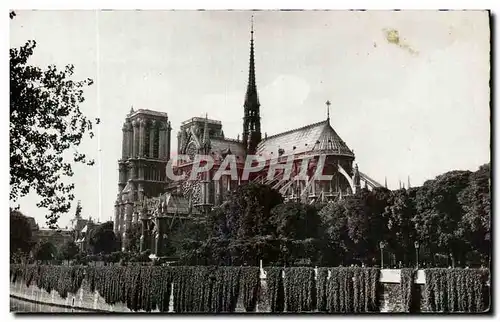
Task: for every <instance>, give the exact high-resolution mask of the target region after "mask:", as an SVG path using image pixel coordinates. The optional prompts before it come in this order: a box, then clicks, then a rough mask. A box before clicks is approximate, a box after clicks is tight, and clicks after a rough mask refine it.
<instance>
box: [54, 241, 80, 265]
mask: <svg viewBox="0 0 500 322" xmlns="http://www.w3.org/2000/svg"><path fill="white" fill-rule="evenodd" d="M79 251H80V250H79V249H78V246H77V245H76V244H75V242H74V241H67V242H66V243H64V245H62V247H61V250H60V252H59V253H60V255H61V256H60V257H61V259H63V260H72V259H74V258H75V256H76V255H77V254H78V253H79Z"/></svg>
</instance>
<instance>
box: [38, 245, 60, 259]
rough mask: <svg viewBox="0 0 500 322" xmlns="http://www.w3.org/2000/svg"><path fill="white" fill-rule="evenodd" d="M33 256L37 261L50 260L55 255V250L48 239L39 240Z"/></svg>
mask: <svg viewBox="0 0 500 322" xmlns="http://www.w3.org/2000/svg"><path fill="white" fill-rule="evenodd" d="M34 257H35V259H36V260H39V261H51V260H53V259H55V258H56V257H57V250H56V247H55V246H54V244H52V243H51V242H50V241H46V242H40V243H38V244H37V245H36V246H35V251H34Z"/></svg>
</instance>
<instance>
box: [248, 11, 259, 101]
mask: <svg viewBox="0 0 500 322" xmlns="http://www.w3.org/2000/svg"><path fill="white" fill-rule="evenodd" d="M253 32H254V30H253V16H252V27H251V29H250V66H249V69H248V88H247V101H248V100H249V99H251V97H252V96H253V95H255V98H256V99H257V102H258V97H257V86H256V84H255V50H254V42H253Z"/></svg>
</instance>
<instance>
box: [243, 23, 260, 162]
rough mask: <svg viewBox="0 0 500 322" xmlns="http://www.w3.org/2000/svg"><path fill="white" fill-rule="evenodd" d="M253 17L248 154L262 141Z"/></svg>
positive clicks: (245, 132) (245, 130)
mask: <svg viewBox="0 0 500 322" xmlns="http://www.w3.org/2000/svg"><path fill="white" fill-rule="evenodd" d="M253 34H254V30H253V16H252V25H251V29H250V63H249V68H248V85H247V92H246V94H245V103H244V109H245V113H244V117H243V142H242V143H243V146H244V147H245V149H246V152H247V153H248V154H253V153H255V150H256V148H257V145H258V144H259V142H260V141H261V139H262V134H261V132H260V103H259V96H258V94H257V85H256V83H255V53H254V40H253Z"/></svg>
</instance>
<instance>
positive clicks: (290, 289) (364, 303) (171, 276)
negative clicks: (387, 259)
mask: <svg viewBox="0 0 500 322" xmlns="http://www.w3.org/2000/svg"><path fill="white" fill-rule="evenodd" d="M265 270H266V271H267V278H266V282H265V285H266V287H264V288H262V285H261V281H260V277H259V274H260V271H259V268H258V267H221V266H220V267H215V266H178V267H165V266H139V265H133V266H116V265H113V266H101V267H94V266H50V265H25V266H23V265H17V264H15V265H11V267H10V277H11V281H12V282H16V281H17V280H19V279H21V280H23V281H24V282H25V283H26V285H27V286H29V285H31V284H32V283H35V285H36V286H38V287H39V288H42V289H44V290H46V291H47V292H51V291H52V290H55V291H57V292H58V293H59V294H60V296H61V297H63V298H64V297H66V296H67V295H68V294H69V293H73V294H76V292H77V291H78V289H80V288H81V287H82V285H85V287H86V288H88V289H89V290H90V291H91V292H94V291H98V292H99V294H100V295H101V296H102V297H103V298H104V299H105V301H106V303H108V304H115V303H119V302H122V303H126V304H127V307H128V308H129V309H130V310H132V311H147V312H149V311H153V310H156V309H157V310H159V311H160V312H168V307H169V303H170V296H171V293H173V294H172V295H173V303H174V311H175V312H179V313H183V312H215V313H219V312H234V311H235V310H236V304H237V302H238V299H241V300H242V304H243V306H244V308H245V310H246V311H247V312H253V311H255V310H256V306H257V303H258V302H262V303H267V305H268V306H269V310H270V311H271V312H284V311H285V312H311V311H319V312H329V313H336V312H342V313H355V312H377V311H380V303H379V298H380V292H381V287H380V282H379V280H380V270H379V269H378V268H361V267H335V268H319V269H318V272H317V276H316V278H315V272H314V269H313V268H310V267H290V268H282V267H268V268H265ZM283 275H284V276H285V278H283ZM425 275H426V284H425V287H424V292H423V294H422V295H423V298H424V303H425V309H426V311H434V312H436V311H437V312H483V311H485V310H486V309H487V305H488V300H489V297H488V294H485V292H484V287H485V283H486V279H487V277H488V271H487V270H482V269H426V270H425ZM414 276H415V270H414V269H403V270H402V271H401V282H400V293H399V294H400V296H401V302H402V306H403V311H406V312H411V311H412V307H414V306H413V305H412V300H413V298H414V290H415V286H414V285H413V284H414ZM84 281H85V283H83V282H84ZM172 285H173V288H174V290H173V292H171V287H172ZM261 288H262V289H261ZM259 296H262V298H260V299H259Z"/></svg>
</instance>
